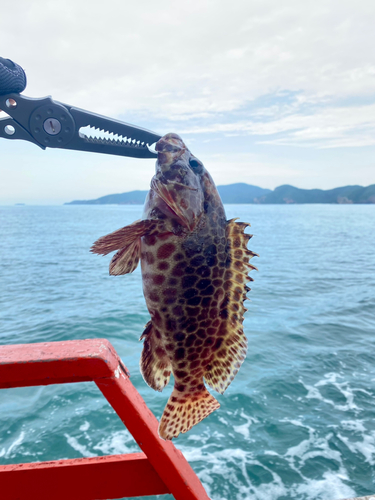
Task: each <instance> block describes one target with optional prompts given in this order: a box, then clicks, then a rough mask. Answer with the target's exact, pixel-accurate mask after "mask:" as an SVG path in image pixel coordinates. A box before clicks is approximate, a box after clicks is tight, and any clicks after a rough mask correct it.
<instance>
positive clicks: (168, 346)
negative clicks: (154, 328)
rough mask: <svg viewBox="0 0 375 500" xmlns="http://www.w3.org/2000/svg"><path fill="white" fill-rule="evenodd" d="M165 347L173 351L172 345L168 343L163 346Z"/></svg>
mask: <svg viewBox="0 0 375 500" xmlns="http://www.w3.org/2000/svg"><path fill="white" fill-rule="evenodd" d="M165 348H166V349H167V351H173V348H174V345H173V344H171V343H169V344H167V345H166V346H165Z"/></svg>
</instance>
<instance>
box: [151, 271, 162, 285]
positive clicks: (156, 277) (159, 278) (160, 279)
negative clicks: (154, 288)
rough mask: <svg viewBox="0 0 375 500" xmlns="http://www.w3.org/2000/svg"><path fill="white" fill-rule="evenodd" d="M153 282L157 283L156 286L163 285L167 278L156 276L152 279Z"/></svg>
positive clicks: (160, 275)
mask: <svg viewBox="0 0 375 500" xmlns="http://www.w3.org/2000/svg"><path fill="white" fill-rule="evenodd" d="M152 281H153V282H154V283H155V285H161V284H162V283H164V281H165V276H163V275H162V274H155V275H154V276H153V277H152Z"/></svg>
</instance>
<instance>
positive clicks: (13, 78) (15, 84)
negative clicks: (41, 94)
mask: <svg viewBox="0 0 375 500" xmlns="http://www.w3.org/2000/svg"><path fill="white" fill-rule="evenodd" d="M25 88H26V74H25V72H24V70H23V69H22V68H21V66H19V65H18V64H16V63H14V62H13V61H11V60H10V59H4V58H3V57H0V95H5V94H11V93H17V94H19V93H20V92H22V91H23V90H25Z"/></svg>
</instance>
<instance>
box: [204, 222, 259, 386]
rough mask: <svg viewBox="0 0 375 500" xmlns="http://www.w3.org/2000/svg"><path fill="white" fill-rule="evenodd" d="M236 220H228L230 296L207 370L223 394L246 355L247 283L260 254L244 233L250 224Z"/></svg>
mask: <svg viewBox="0 0 375 500" xmlns="http://www.w3.org/2000/svg"><path fill="white" fill-rule="evenodd" d="M235 221H236V219H232V220H229V221H228V222H227V227H226V237H227V262H226V265H227V270H226V271H225V275H224V277H225V284H224V288H225V292H226V296H225V299H224V300H223V302H222V304H221V308H220V316H221V324H220V327H219V328H220V331H219V337H218V340H217V342H216V344H215V348H216V352H215V355H214V357H213V359H212V361H211V363H210V364H209V365H207V367H206V372H205V374H204V378H205V380H206V382H207V384H208V385H209V386H210V387H212V389H214V390H215V391H217V392H219V393H220V394H223V392H224V391H225V389H226V388H227V387H228V385H229V384H230V383H231V381H232V380H233V379H234V377H235V376H236V374H237V372H238V370H239V369H240V367H241V364H242V363H243V361H244V359H245V356H246V351H247V339H246V337H245V334H244V332H243V327H242V323H243V320H244V313H245V311H246V308H245V306H244V301H245V300H246V292H247V291H248V290H249V287H248V286H247V285H246V283H247V282H248V281H253V280H252V278H250V276H248V274H247V273H248V272H249V270H252V269H256V267H255V266H253V265H251V264H250V259H252V258H253V257H254V256H256V255H257V254H255V253H253V252H251V251H250V250H248V248H247V243H248V241H249V239H250V238H251V235H249V234H245V233H244V230H245V229H246V227H248V226H250V224H246V223H244V222H235Z"/></svg>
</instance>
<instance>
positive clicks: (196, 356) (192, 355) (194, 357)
mask: <svg viewBox="0 0 375 500" xmlns="http://www.w3.org/2000/svg"><path fill="white" fill-rule="evenodd" d="M187 359H188V360H189V361H194V360H195V359H198V354H196V353H193V354H189V356H188V357H187Z"/></svg>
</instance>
